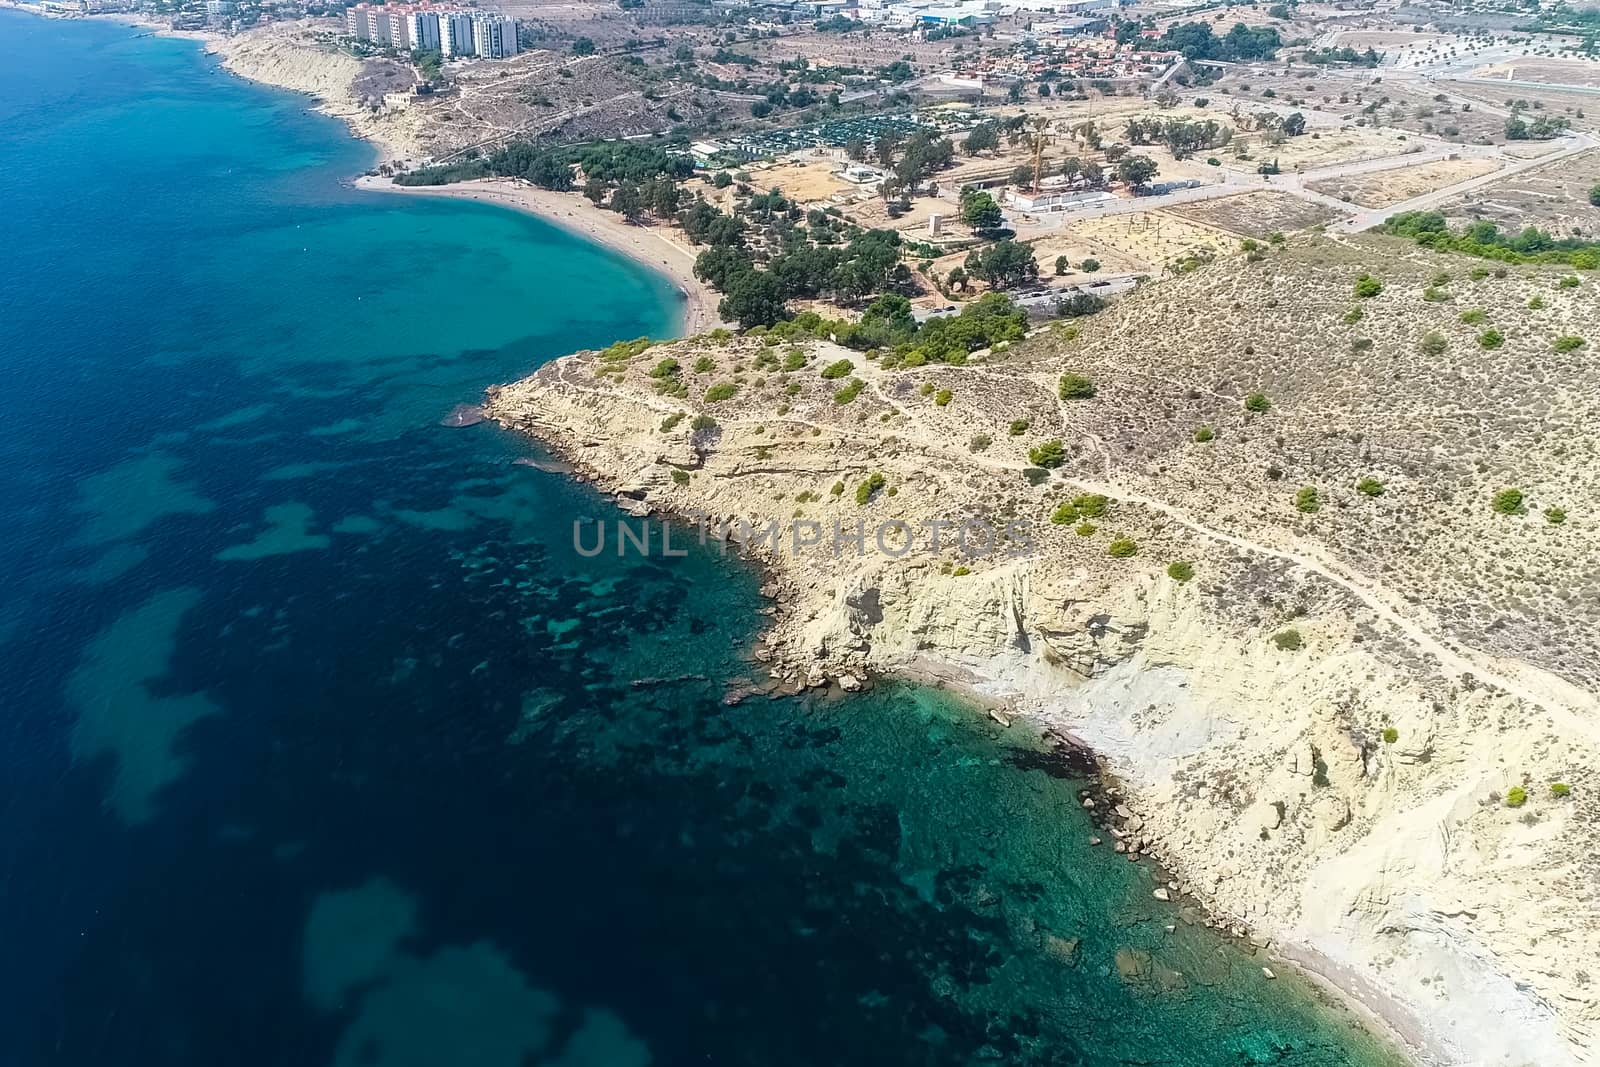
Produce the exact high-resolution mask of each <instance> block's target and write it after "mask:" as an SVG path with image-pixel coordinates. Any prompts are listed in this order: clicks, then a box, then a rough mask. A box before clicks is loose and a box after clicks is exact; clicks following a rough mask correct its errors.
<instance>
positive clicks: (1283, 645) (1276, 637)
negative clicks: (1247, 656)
mask: <svg viewBox="0 0 1600 1067" xmlns="http://www.w3.org/2000/svg"><path fill="white" fill-rule="evenodd" d="M1272 643H1273V644H1274V645H1276V646H1277V647H1278V651H1280V652H1298V651H1299V650H1300V649H1301V648H1302V647H1303V646H1304V645H1305V641H1303V640H1302V639H1301V637H1300V631H1299V630H1279V631H1278V632H1277V633H1275V634H1273V635H1272Z"/></svg>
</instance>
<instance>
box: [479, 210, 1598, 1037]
mask: <svg viewBox="0 0 1600 1067" xmlns="http://www.w3.org/2000/svg"><path fill="white" fill-rule="evenodd" d="M1492 267H1493V264H1490V263H1484V262H1482V261H1477V260H1471V259H1464V258H1457V257H1443V256H1437V255H1433V254H1431V253H1426V252H1423V251H1420V250H1418V249H1416V248H1415V247H1414V246H1411V245H1409V244H1404V243H1401V242H1398V241H1393V240H1388V239H1382V238H1359V239H1348V240H1340V239H1334V238H1326V237H1307V238H1297V239H1295V240H1294V241H1293V243H1292V244H1291V245H1290V246H1289V247H1288V248H1286V249H1275V250H1271V251H1268V252H1266V253H1265V254H1264V255H1261V256H1259V257H1257V258H1256V260H1255V261H1254V262H1251V261H1248V260H1247V259H1246V258H1245V257H1243V256H1240V255H1232V256H1229V257H1227V258H1224V259H1221V260H1219V261H1218V262H1216V263H1214V264H1210V265H1208V266H1205V267H1202V268H1200V269H1199V270H1196V271H1194V272H1192V273H1189V274H1185V275H1183V276H1181V277H1178V278H1174V279H1170V280H1167V281H1162V282H1157V283H1154V284H1152V285H1149V286H1147V287H1146V288H1145V289H1143V290H1141V291H1140V292H1138V293H1136V294H1134V295H1132V296H1130V297H1128V298H1126V299H1125V300H1123V301H1122V302H1120V303H1119V304H1117V305H1115V306H1114V307H1113V308H1111V309H1109V310H1107V311H1105V312H1102V313H1101V314H1099V315H1097V316H1095V317H1093V318H1091V319H1086V320H1080V321H1079V322H1077V323H1075V324H1073V325H1067V324H1056V325H1054V326H1051V327H1048V328H1046V329H1044V330H1042V331H1040V332H1038V333H1036V334H1035V335H1034V336H1033V337H1031V338H1030V339H1028V340H1026V341H1021V342H1018V343H1016V344H1014V345H1012V346H1011V347H1010V348H1009V350H1002V351H998V352H993V353H980V354H978V355H977V356H975V358H974V360H973V361H972V362H971V363H970V364H968V365H966V366H945V365H927V366H922V367H917V368H912V369H885V368H884V367H882V366H881V365H880V363H879V362H875V361H871V360H868V359H866V358H865V357H864V355H863V354H862V353H859V352H853V351H848V350H845V349H843V348H840V347H838V346H836V345H833V344H830V343H828V342H826V341H804V342H802V343H798V344H791V343H788V342H783V343H778V344H774V345H768V344H766V343H764V342H763V340H762V339H759V338H752V337H733V338H723V339H721V340H717V339H714V338H698V339H691V340H688V341H682V342H676V343H672V344H666V345H658V346H654V347H651V348H649V349H646V350H644V351H642V352H638V353H634V354H631V355H629V354H628V353H626V352H620V351H614V352H613V353H611V354H610V355H609V356H602V355H601V354H598V353H592V352H591V353H580V354H578V355H576V356H572V357H568V358H566V359H563V360H560V361H557V362H554V363H551V364H547V365H545V366H544V367H542V368H541V369H540V370H539V371H538V372H537V373H536V374H535V375H534V376H533V377H531V378H529V379H527V380H525V381H523V382H519V383H516V384H513V385H510V386H506V387H504V388H502V389H501V390H498V391H497V392H496V393H495V395H493V396H492V398H491V401H490V404H489V412H490V414H491V416H493V417H495V418H498V419H500V420H501V421H502V422H504V423H506V424H507V425H511V426H514V427H517V428H521V429H525V430H528V431H529V432H531V433H534V434H535V435H537V436H539V437H541V438H543V439H545V440H546V441H548V442H550V443H551V444H552V445H553V446H555V447H556V448H557V449H558V450H559V451H561V452H562V453H564V454H566V455H567V456H568V457H570V458H571V459H573V460H574V461H575V462H576V464H577V465H578V467H579V468H580V469H582V470H585V471H587V472H589V473H591V474H593V475H594V476H595V477H596V478H597V480H598V481H599V482H600V483H601V484H602V485H603V486H605V487H607V488H609V489H611V490H613V491H616V492H618V493H619V494H620V495H622V496H623V497H624V498H625V499H628V500H630V501H632V504H631V506H633V507H636V508H658V509H666V510H669V511H677V512H690V511H701V512H705V513H709V514H712V515H716V516H719V517H728V518H731V519H744V520H748V521H751V522H754V523H756V524H757V525H758V526H759V525H760V524H764V523H766V522H768V521H770V520H774V519H776V520H779V521H780V522H786V521H789V520H791V519H795V518H800V519H807V520H815V521H818V522H820V523H823V524H825V525H826V524H828V523H830V522H832V521H835V520H837V521H839V522H841V523H843V524H845V526H846V528H848V527H849V526H851V525H853V524H854V522H855V521H856V520H857V519H858V518H859V519H864V520H865V521H866V522H867V523H868V524H869V526H868V529H869V530H871V529H872V528H873V527H874V526H875V525H876V524H878V523H882V522H885V521H887V520H891V519H900V520H905V521H908V522H911V523H918V522H920V521H922V520H926V519H930V518H937V519H941V520H946V521H959V520H961V519H962V518H964V517H967V516H983V517H985V518H987V519H988V520H989V521H990V522H991V523H994V524H996V525H999V524H1003V523H1004V522H1005V520H1007V519H1015V520H1020V521H1026V522H1028V523H1029V524H1030V530H1031V534H1032V538H1033V544H1032V545H1031V546H1029V547H1028V549H1027V551H1025V552H1024V553H1023V554H1022V555H1020V556H1016V557H1012V556H1007V555H1004V554H997V555H993V556H985V555H983V554H981V553H978V552H973V551H963V550H962V549H961V548H960V547H959V546H958V545H956V544H954V543H953V539H952V537H951V535H950V534H949V533H948V532H946V533H945V535H944V537H943V544H942V546H941V550H940V551H938V552H928V551H926V549H927V548H928V545H927V533H926V531H925V530H924V531H922V532H920V533H918V534H917V536H916V541H915V544H916V547H917V548H918V550H919V551H918V553H917V554H914V555H912V556H910V557H907V558H904V559H897V558H892V556H891V555H890V554H887V553H885V552H882V551H878V552H869V553H868V554H867V556H866V557H865V558H857V557H856V556H854V555H853V554H847V555H846V556H845V557H844V558H843V559H842V560H841V559H835V558H832V557H831V556H829V555H828V554H827V552H826V550H825V549H812V550H808V551H804V552H802V553H801V554H800V555H799V556H791V555H789V554H787V553H785V554H783V555H781V556H779V557H775V558H774V560H773V562H774V564H775V568H776V569H775V572H774V574H775V577H774V580H773V584H772V585H771V586H769V588H768V590H767V591H768V593H769V595H772V596H773V597H774V598H775V603H776V606H777V612H778V615H777V620H776V622H775V626H774V629H773V631H772V632H771V633H770V634H769V635H768V637H767V640H766V644H765V645H764V646H763V647H762V648H761V649H759V650H758V652H757V654H758V656H759V658H761V659H762V660H764V661H767V662H769V663H770V664H771V668H772V670H773V672H774V674H775V678H776V680H777V681H778V682H779V683H781V684H785V685H788V686H804V685H817V684H822V683H823V680H824V678H829V677H831V678H841V679H843V680H844V681H845V682H846V683H847V684H854V680H855V679H856V678H858V677H859V675H860V673H861V671H862V669H864V668H878V669H901V670H905V669H914V670H919V669H920V670H926V669H937V670H938V671H940V672H945V673H953V674H954V675H955V676H957V677H962V678H965V679H966V680H967V681H968V682H970V683H973V684H979V685H982V686H984V687H986V688H988V689H989V690H991V691H995V692H1001V693H1005V694H1008V695H1010V696H1011V697H1012V698H1013V699H1014V700H1015V701H1016V702H1017V707H1018V708H1019V709H1021V710H1022V711H1024V712H1025V713H1028V714H1031V715H1034V716H1036V717H1037V718H1038V719H1039V720H1041V721H1042V722H1047V723H1050V724H1053V725H1054V726H1055V727H1056V728H1060V729H1066V730H1070V731H1072V732H1074V733H1075V734H1077V735H1078V736H1079V737H1082V738H1084V739H1085V740H1087V741H1088V742H1089V743H1090V744H1091V745H1093V746H1094V747H1095V748H1096V750H1097V751H1098V752H1100V753H1101V754H1102V755H1103V756H1104V757H1105V758H1106V759H1107V760H1108V761H1109V763H1110V765H1111V767H1112V768H1113V769H1114V770H1116V771H1117V772H1118V773H1119V774H1120V775H1122V776H1123V779H1124V782H1125V784H1126V785H1127V786H1128V792H1129V795H1130V797H1131V798H1133V799H1132V800H1131V801H1130V803H1132V804H1133V805H1134V806H1135V807H1136V808H1137V810H1138V815H1139V816H1142V818H1141V819H1139V820H1137V821H1134V820H1128V821H1125V822H1124V824H1123V827H1122V830H1121V831H1120V834H1121V838H1120V840H1119V844H1121V845H1124V846H1126V847H1128V848H1130V849H1143V850H1147V851H1151V852H1154V853H1156V854H1157V855H1160V856H1161V857H1162V858H1163V859H1165V860H1166V861H1167V862H1168V863H1169V864H1170V865H1172V866H1173V867H1174V868H1175V869H1176V870H1177V871H1178V872H1179V874H1180V877H1181V878H1182V879H1183V883H1184V886H1185V890H1186V892H1192V893H1193V894H1194V895H1196V896H1197V897H1199V898H1200V899H1201V900H1202V901H1204V902H1205V903H1207V904H1209V905H1210V906H1212V907H1213V908H1215V909H1217V910H1219V911H1220V912H1221V913H1223V914H1226V915H1231V916H1236V917H1239V918H1241V919H1244V920H1246V921H1248V922H1249V923H1251V924H1252V925H1253V927H1254V928H1255V929H1256V930H1257V931H1262V932H1264V933H1265V935H1266V936H1268V937H1271V938H1274V939H1279V940H1281V942H1282V945H1281V946H1280V950H1281V951H1282V952H1284V954H1285V955H1289V956H1292V957H1294V958H1297V959H1301V960H1310V961H1311V962H1312V963H1313V965H1317V966H1320V967H1321V969H1323V970H1324V971H1326V972H1327V973H1330V974H1337V973H1341V972H1345V971H1347V972H1349V973H1355V974H1360V975H1362V976H1364V977H1365V978H1366V979H1367V980H1368V981H1370V982H1373V983H1376V985H1377V986H1379V987H1381V988H1382V989H1384V990H1385V991H1386V993H1387V995H1388V996H1389V997H1390V998H1391V1001H1392V1003H1390V1005H1389V1007H1388V1008H1387V1009H1386V1010H1387V1011H1388V1012H1389V1014H1390V1015H1391V1017H1393V1018H1394V1019H1395V1020H1396V1022H1397V1024H1398V1025H1399V1026H1400V1028H1401V1029H1402V1030H1406V1031H1408V1032H1410V1033H1412V1034H1413V1035H1414V1036H1415V1037H1416V1039H1417V1040H1419V1041H1421V1042H1422V1043H1424V1044H1427V1045H1429V1046H1430V1047H1431V1048H1432V1049H1433V1050H1434V1052H1435V1054H1436V1055H1438V1056H1440V1057H1443V1058H1449V1057H1454V1060H1453V1062H1471V1063H1481V1064H1497V1065H1506V1067H1515V1065H1519V1064H1522V1063H1526V1062H1540V1063H1542V1064H1546V1065H1552V1067H1553V1065H1560V1064H1566V1063H1578V1062H1582V1060H1581V1058H1580V1057H1579V1056H1578V1055H1577V1054H1576V1053H1575V1049H1578V1048H1581V1047H1584V1046H1587V1045H1590V1044H1592V1042H1593V1036H1594V1034H1595V1032H1596V1027H1597V1025H1600V1002H1597V997H1596V987H1595V985H1594V981H1595V976H1593V975H1591V974H1590V973H1588V969H1587V968H1586V966H1585V964H1584V963H1583V961H1587V960H1593V959H1596V958H1600V909H1597V906H1596V898H1595V889H1594V886H1595V884H1596V879H1597V877H1600V864H1597V862H1596V859H1595V857H1596V855H1597V854H1600V805H1597V798H1600V779H1597V778H1596V777H1595V773H1594V768H1595V767H1596V766H1597V765H1600V738H1597V731H1596V728H1595V722H1594V715H1595V714H1596V711H1595V706H1596V701H1595V698H1594V693H1595V690H1596V689H1597V688H1600V667H1597V663H1600V647H1597V645H1600V568H1597V567H1596V560H1600V484H1597V482H1600V464H1597V463H1596V455H1595V435H1594V429H1593V428H1594V427H1595V426H1596V425H1600V411H1597V410H1596V409H1597V408H1600V370H1597V369H1596V366H1595V361H1594V359H1593V357H1592V355H1591V353H1592V351H1593V346H1594V345H1595V344H1597V343H1600V300H1596V297H1595V292H1594V287H1595V284H1596V281H1595V278H1594V277H1593V275H1592V274H1590V275H1585V276H1584V278H1583V279H1582V280H1581V282H1580V283H1579V285H1578V286H1577V287H1576V288H1567V287H1563V284H1562V281H1561V279H1562V278H1563V277H1564V276H1565V274H1566V272H1564V271H1563V270H1561V269H1550V268H1534V267H1513V268H1509V269H1508V270H1507V271H1506V272H1505V276H1504V277H1499V278H1497V277H1495V276H1494V275H1493V274H1492V273H1489V272H1488V268H1492ZM1474 268H1479V269H1483V270H1484V271H1485V275H1484V276H1483V277H1481V278H1478V279H1473V278H1472V277H1471V272H1472V271H1473V270H1474ZM1364 272H1370V273H1371V274H1372V275H1374V276H1376V277H1377V278H1378V279H1380V281H1381V284H1382V291H1381V292H1379V293H1377V294H1376V295H1372V296H1368V297H1365V298H1361V297H1357V296H1356V294H1355V285H1356V281H1357V278H1358V277H1360V276H1361V275H1362V274H1363V273H1364ZM1445 274H1448V275H1449V278H1448V279H1445V278H1444V277H1443V275H1445ZM1425 294H1429V295H1431V296H1432V297H1433V299H1429V298H1428V296H1427V295H1425ZM1530 303H1533V304H1536V305H1542V306H1535V307H1530V306H1529V305H1530ZM1463 313H1466V316H1465V317H1466V319H1467V320H1469V321H1463ZM1490 330H1495V331H1498V333H1499V335H1500V337H1501V339H1502V340H1501V343H1500V344H1499V346H1498V347H1493V345H1494V344H1495V340H1494V337H1493V336H1492V335H1490V336H1489V337H1488V338H1487V343H1488V344H1489V345H1490V346H1491V347H1485V340H1486V338H1485V334H1486V333H1487V331H1490ZM1563 336H1568V337H1581V338H1583V339H1584V341H1585V344H1584V345H1583V346H1582V347H1577V348H1572V347H1570V346H1571V345H1572V344H1573V342H1567V343H1566V345H1565V346H1563V347H1567V348H1568V350H1567V351H1558V346H1557V345H1556V343H1555V342H1556V339H1557V338H1558V337H1563ZM1591 339H1593V340H1591ZM619 357H620V358H619ZM665 359H675V360H677V362H678V371H677V373H676V375H675V377H676V379H677V380H678V381H679V382H680V383H681V386H678V387H674V388H673V389H669V390H666V391H662V390H660V389H658V388H657V386H658V384H659V382H660V381H661V379H660V377H659V376H652V375H651V373H650V372H651V370H652V368H656V367H658V366H659V365H660V363H661V361H662V360H665ZM840 360H848V361H849V362H850V366H849V368H848V369H846V370H840V371H838V372H836V373H835V375H834V376H831V377H824V376H823V374H822V371H823V369H824V368H827V367H829V366H830V365H832V364H835V363H836V362H838V361H840ZM785 366H787V368H788V369H784V368H785ZM658 373H659V372H658ZM1064 373H1072V374H1080V375H1083V376H1085V377H1087V378H1088V379H1090V380H1091V381H1092V382H1093V384H1094V395H1093V396H1092V397H1087V398H1066V399H1064V398H1063V397H1062V395H1061V389H1060V384H1061V376H1062V375H1063V374H1064ZM841 390H843V393H841ZM673 393H677V394H678V395H676V396H675V395H673ZM1253 394H1260V396H1261V397H1262V398H1264V401H1265V403H1264V404H1263V403H1262V402H1257V403H1256V404H1255V405H1254V406H1255V407H1257V408H1264V410H1258V411H1250V410H1247V403H1246V401H1247V398H1249V397H1251V396H1252V395H1253ZM841 400H845V401H847V402H841ZM1197 437H1199V438H1204V440H1197ZM1052 441H1058V442H1060V460H1061V462H1060V465H1059V466H1056V467H1053V468H1051V469H1043V468H1040V467H1038V466H1036V461H1038V460H1040V459H1041V458H1044V457H1043V456H1042V454H1041V453H1039V452H1035V451H1033V450H1035V449H1039V448H1041V447H1042V446H1048V443H1049V442H1052ZM1030 453H1031V454H1030ZM874 476H878V477H874ZM1363 486H1364V489H1363V488H1362V487H1363ZM1508 488H1516V489H1519V490H1520V491H1521V493H1522V498H1521V501H1520V502H1519V504H1518V506H1516V507H1505V508H1504V509H1503V510H1502V511H1497V510H1496V508H1495V506H1494V502H1495V500H1496V494H1498V493H1501V492H1502V491H1503V490H1505V489H1508ZM1100 498H1103V499H1100ZM1501 499H1502V501H1504V500H1505V498H1501ZM1064 505H1065V506H1064ZM1547 509H1562V511H1560V512H1551V513H1550V516H1549V517H1547V515H1546V510H1547ZM1052 518H1055V519H1058V520H1061V521H1059V522H1053V521H1051V520H1052ZM1551 518H1560V519H1561V520H1562V521H1560V522H1553V521H1550V520H1551ZM786 536H787V535H786ZM869 536H870V533H869ZM900 544H901V541H900V536H899V535H898V534H896V533H892V532H891V533H890V534H889V535H888V539H887V542H886V546H887V548H888V549H890V550H893V549H896V548H898V547H899V545H900ZM975 547H976V543H974V544H973V545H970V546H969V548H975ZM1174 564H1187V565H1188V566H1190V567H1192V573H1190V572H1187V571H1185V570H1184V569H1183V568H1182V567H1179V568H1177V571H1176V573H1174V572H1172V571H1169V567H1172V565H1174ZM1552 782H1561V783H1566V784H1570V786H1571V787H1572V793H1571V795H1570V796H1557V795H1555V794H1554V793H1552V791H1551V789H1550V783H1552ZM1513 787H1515V789H1518V790H1525V791H1526V797H1527V799H1526V800H1525V801H1523V800H1521V799H1520V797H1519V796H1518V795H1517V794H1516V793H1515V792H1513ZM1513 803H1516V806H1515V807H1513V806H1512V804H1513ZM1556 946H1560V947H1559V950H1558V949H1557V948H1556ZM1330 961H1331V962H1330Z"/></svg>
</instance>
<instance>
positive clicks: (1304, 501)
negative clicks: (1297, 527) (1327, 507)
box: [1294, 485, 1322, 515]
mask: <svg viewBox="0 0 1600 1067" xmlns="http://www.w3.org/2000/svg"><path fill="white" fill-rule="evenodd" d="M1294 506H1295V510H1296V511H1299V512H1301V513H1303V514H1306V515H1314V514H1316V513H1317V512H1318V511H1321V510H1322V500H1321V499H1320V498H1319V497H1318V496H1317V487H1316V486H1314V485H1306V486H1301V487H1300V491H1299V492H1297V493H1295V495H1294Z"/></svg>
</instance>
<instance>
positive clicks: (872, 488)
mask: <svg viewBox="0 0 1600 1067" xmlns="http://www.w3.org/2000/svg"><path fill="white" fill-rule="evenodd" d="M883 483H884V477H883V475H882V474H880V473H877V472H874V473H873V474H871V475H870V476H868V478H867V480H866V481H864V482H862V483H861V484H860V485H858V486H856V503H857V504H865V503H866V502H867V501H869V500H871V499H872V494H874V493H876V492H877V491H878V490H879V489H882V488H883Z"/></svg>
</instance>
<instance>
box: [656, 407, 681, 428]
mask: <svg viewBox="0 0 1600 1067" xmlns="http://www.w3.org/2000/svg"><path fill="white" fill-rule="evenodd" d="M682 421H683V412H681V411H674V412H673V413H672V414H671V415H668V416H667V417H666V418H664V419H662V420H661V432H662V433H671V432H672V428H673V427H674V426H676V425H678V423H680V422H682Z"/></svg>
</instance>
